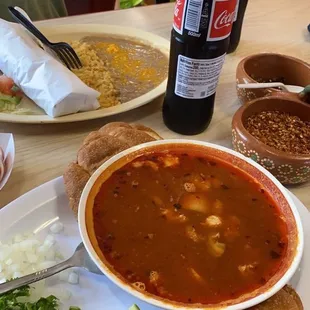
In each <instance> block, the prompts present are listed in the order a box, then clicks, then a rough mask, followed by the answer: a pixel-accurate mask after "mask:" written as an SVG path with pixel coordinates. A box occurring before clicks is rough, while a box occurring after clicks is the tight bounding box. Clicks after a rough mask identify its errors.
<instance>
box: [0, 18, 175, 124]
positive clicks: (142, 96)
mask: <svg viewBox="0 0 310 310" xmlns="http://www.w3.org/2000/svg"><path fill="white" fill-rule="evenodd" d="M40 30H41V31H42V32H43V33H44V35H46V36H47V37H48V38H49V39H50V40H51V41H53V42H59V41H65V42H68V43H70V44H71V46H72V47H73V48H74V50H75V51H76V53H77V55H78V56H79V58H80V60H81V62H82V64H83V67H82V68H80V69H74V70H72V72H73V73H74V74H75V75H76V76H77V77H78V78H79V79H80V80H81V81H82V82H83V83H84V84H86V85H87V86H88V87H90V88H92V89H95V90H96V91H98V92H99V96H98V102H99V105H100V108H99V109H97V110H93V111H86V112H79V113H73V114H69V115H64V116H61V117H50V116H49V115H47V114H46V113H45V111H44V110H43V109H41V108H40V107H39V106H38V105H36V104H35V102H33V101H32V100H30V99H29V98H28V97H27V96H26V95H24V94H23V93H22V90H21V89H19V88H18V87H17V86H16V85H15V84H14V81H12V80H11V79H8V78H6V77H2V78H1V79H0V103H1V102H2V104H0V121H7V122H20V123H64V122H75V121H83V120H89V119H96V118H101V117H105V116H109V115H114V114H118V113H122V112H125V111H128V110H131V109H134V108H137V107H139V106H142V105H144V104H146V103H148V102H150V101H152V100H154V99H155V98H157V97H158V96H160V95H162V94H163V93H164V92H165V89H166V78H167V71H168V56H169V41H167V40H166V39H164V38H162V37H160V36H157V35H155V34H152V33H148V32H145V31H142V30H139V29H133V28H128V27H126V28H125V27H119V26H110V25H99V24H98V25H95V24H93V25H89V24H87V25H82V24H81V25H63V26H56V27H47V28H40ZM41 69H42V68H41ZM8 70H10V69H8ZM25 74H26V75H27V72H26V73H23V75H22V78H23V77H24V75H25ZM31 74H34V73H31ZM29 75H30V73H29ZM45 75H46V74H45ZM38 82H39V81H38ZM52 83H53V82H51V84H52ZM16 84H18V83H16ZM44 87H45V88H46V90H45V92H48V88H49V87H48V86H46V85H45V86H44ZM59 87H60V86H59Z"/></svg>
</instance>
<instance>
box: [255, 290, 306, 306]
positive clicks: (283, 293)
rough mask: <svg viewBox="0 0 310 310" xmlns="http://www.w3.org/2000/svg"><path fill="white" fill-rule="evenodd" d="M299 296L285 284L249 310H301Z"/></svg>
mask: <svg viewBox="0 0 310 310" xmlns="http://www.w3.org/2000/svg"><path fill="white" fill-rule="evenodd" d="M303 309H304V307H303V305H302V302H301V300H300V297H299V296H298V294H297V293H296V292H295V290H294V289H293V288H291V287H290V286H285V287H284V288H283V289H282V290H280V291H279V292H278V293H277V294H275V295H274V296H272V297H271V298H269V299H268V300H266V301H264V302H263V303H261V304H259V305H257V306H254V307H252V308H249V310H303Z"/></svg>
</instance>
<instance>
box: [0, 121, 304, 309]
mask: <svg viewBox="0 0 310 310" xmlns="http://www.w3.org/2000/svg"><path fill="white" fill-rule="evenodd" d="M156 140H158V141H156ZM145 142H147V143H145ZM140 143H143V144H142V145H140ZM100 145H101V146H104V147H101V148H100V147H98V146H100ZM96 146H97V147H96ZM90 150H91V151H90ZM206 150H208V152H206ZM113 155H115V156H113ZM97 168H99V169H97ZM0 215H1V216H0V221H1V231H0V238H1V245H0V264H1V268H2V270H1V273H0V282H4V281H6V280H8V279H11V278H15V277H20V276H23V275H25V274H27V273H29V272H31V271H35V270H38V269H40V268H41V269H43V268H47V267H49V266H51V265H53V264H55V263H56V262H57V261H59V260H62V259H64V258H67V257H69V256H70V255H71V254H72V253H73V251H74V249H75V247H76V246H77V245H78V244H79V242H80V241H81V238H82V240H83V242H84V244H85V246H86V248H87V250H88V252H89V254H90V256H91V258H92V259H93V261H94V262H95V263H96V265H97V267H98V268H99V269H100V270H101V271H102V272H103V273H104V275H94V274H91V273H88V272H86V271H83V270H70V271H69V273H64V274H60V275H59V276H54V277H53V278H50V279H48V280H46V281H45V282H44V283H39V284H37V285H36V286H35V289H33V288H31V289H30V291H27V292H26V293H25V292H21V294H22V293H24V294H28V293H30V294H31V297H26V298H23V299H22V301H21V302H28V301H29V298H32V299H31V301H29V302H34V300H38V299H39V298H40V297H42V296H43V297H44V298H43V300H42V302H43V301H44V302H46V303H47V302H51V301H54V302H55V304H56V303H58V302H60V309H69V307H70V306H75V307H79V308H80V309H82V310H88V309H89V310H91V309H101V308H102V305H104V308H105V309H119V310H125V309H129V308H130V307H131V306H132V305H135V306H133V308H132V309H138V307H139V308H140V309H141V310H155V309H162V308H164V309H240V310H241V309H246V308H249V309H255V310H258V309H259V310H273V309H282V310H291V309H294V310H295V309H296V310H302V309H303V307H304V308H305V309H307V307H308V306H309V305H310V300H309V296H308V292H307V287H308V278H309V274H310V265H309V264H308V262H309V259H308V258H309V254H310V252H309V250H308V247H307V243H308V239H309V227H310V225H309V224H310V218H309V212H308V210H307V209H306V208H305V206H303V205H302V203H301V202H300V201H299V200H298V199H297V198H296V197H295V196H294V195H292V194H291V193H289V192H288V191H287V190H286V189H285V188H284V187H283V186H282V185H281V184H280V183H279V182H278V181H277V180H276V179H275V178H274V177H273V176H272V175H271V174H269V173H268V172H267V171H266V170H265V169H264V168H262V167H260V166H259V165H257V164H256V163H254V162H253V161H251V160H250V159H247V158H245V157H244V156H242V155H240V154H238V153H236V152H234V151H231V150H229V149H227V148H223V147H220V146H216V145H212V144H208V143H203V142H198V141H189V140H166V141H165V140H161V137H160V136H158V135H157V134H156V133H155V132H154V131H152V130H151V129H149V128H147V127H144V126H141V125H129V124H125V123H112V124H108V125H106V126H104V127H103V128H101V129H100V130H99V131H96V132H92V133H91V134H90V135H89V136H88V137H86V139H85V140H84V141H83V144H82V146H81V148H80V149H79V151H78V154H77V160H76V162H73V163H71V164H69V165H68V168H67V169H66V171H65V173H64V177H63V178H62V177H60V178H57V179H55V180H52V181H50V182H48V183H46V184H44V185H42V186H40V187H38V188H36V189H34V190H32V191H31V192H29V193H27V194H25V195H24V196H22V197H20V198H19V199H17V200H16V201H14V202H12V203H10V204H9V205H8V206H6V207H5V208H3V209H2V210H1V211H0ZM77 215H78V222H77ZM301 219H302V220H301ZM304 240H305V244H306V246H305V248H304V247H303V245H304V242H303V241H304ZM303 248H304V252H303ZM302 255H303V259H302V261H301V263H300V260H301V258H302ZM227 284H228V285H227ZM287 284H290V285H291V286H292V287H293V288H292V287H290V286H287ZM295 290H296V291H295ZM296 292H297V293H296ZM298 294H299V295H300V297H299V296H298ZM47 296H56V298H58V299H55V297H50V298H47ZM1 297H2V298H3V300H4V301H6V300H8V301H10V302H11V299H12V298H14V296H12V295H9V296H8V295H5V296H0V298H1ZM0 300H1V299H0ZM251 307H252V308H251ZM52 309H58V308H56V306H55V308H52ZM72 309H76V308H72Z"/></svg>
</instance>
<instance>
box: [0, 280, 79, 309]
mask: <svg viewBox="0 0 310 310" xmlns="http://www.w3.org/2000/svg"><path fill="white" fill-rule="evenodd" d="M29 296H30V286H29V285H25V286H22V287H20V288H18V289H15V290H12V291H9V292H7V293H4V294H1V295H0V310H59V304H58V298H57V297H55V296H53V295H50V296H48V297H46V298H45V297H41V298H40V299H39V300H38V301H36V302H29V301H25V300H27V297H29ZM69 310H81V308H79V307H70V308H69Z"/></svg>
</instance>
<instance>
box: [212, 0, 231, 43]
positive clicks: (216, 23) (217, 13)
mask: <svg viewBox="0 0 310 310" xmlns="http://www.w3.org/2000/svg"><path fill="white" fill-rule="evenodd" d="M236 3H237V0H215V1H214V2H213V4H212V11H211V18H210V24H209V31H208V41H218V40H223V39H225V38H227V37H228V36H229V35H230V32H231V28H232V24H233V22H234V18H235V9H236Z"/></svg>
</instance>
